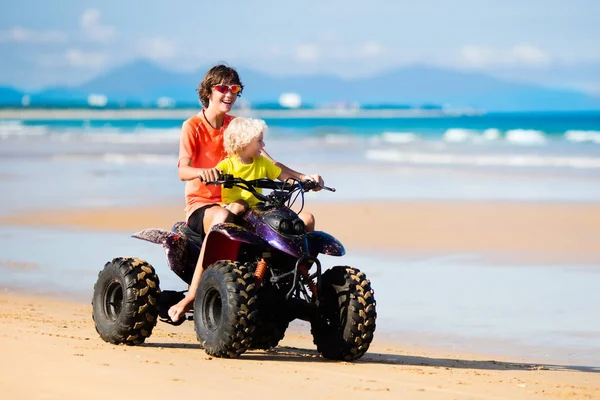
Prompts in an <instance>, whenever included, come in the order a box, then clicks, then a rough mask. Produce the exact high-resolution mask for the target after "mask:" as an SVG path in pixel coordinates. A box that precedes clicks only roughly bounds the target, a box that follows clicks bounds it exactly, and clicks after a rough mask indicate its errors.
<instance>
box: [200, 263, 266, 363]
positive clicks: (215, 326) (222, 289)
mask: <svg viewBox="0 0 600 400" xmlns="http://www.w3.org/2000/svg"><path fill="white" fill-rule="evenodd" d="M255 318H256V294H255V287H254V276H253V275H252V274H251V273H250V272H249V271H248V269H247V268H246V267H245V266H244V265H242V264H240V263H239V262H232V261H217V262H216V263H214V264H212V265H210V266H209V267H208V268H207V269H206V271H204V273H203V274H202V278H201V279H200V284H199V285H198V290H197V292H196V299H195V300H194V326H195V328H196V336H197V337H198V340H199V341H200V343H201V344H202V346H203V347H204V350H205V351H206V353H207V354H209V355H211V356H215V357H226V358H232V357H239V356H240V355H241V354H242V353H244V352H245V351H246V350H248V348H249V347H250V341H251V338H252V332H253V331H254V328H255Z"/></svg>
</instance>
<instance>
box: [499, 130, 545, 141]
mask: <svg viewBox="0 0 600 400" xmlns="http://www.w3.org/2000/svg"><path fill="white" fill-rule="evenodd" d="M504 139H505V140H506V141H507V142H511V143H515V144H524V145H539V144H545V143H546V141H547V139H546V135H545V134H544V132H542V131H536V130H533V129H511V130H509V131H506V133H505V136H504Z"/></svg>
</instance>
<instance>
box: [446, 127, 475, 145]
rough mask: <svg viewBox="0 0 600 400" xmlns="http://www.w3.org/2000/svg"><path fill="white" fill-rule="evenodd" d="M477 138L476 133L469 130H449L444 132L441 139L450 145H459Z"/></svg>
mask: <svg viewBox="0 0 600 400" xmlns="http://www.w3.org/2000/svg"><path fill="white" fill-rule="evenodd" d="M475 136H477V132H475V131H473V130H471V129H460V128H450V129H448V130H446V132H444V136H443V139H444V141H446V142H450V143H460V142H466V141H468V140H471V139H472V138H474V137H475Z"/></svg>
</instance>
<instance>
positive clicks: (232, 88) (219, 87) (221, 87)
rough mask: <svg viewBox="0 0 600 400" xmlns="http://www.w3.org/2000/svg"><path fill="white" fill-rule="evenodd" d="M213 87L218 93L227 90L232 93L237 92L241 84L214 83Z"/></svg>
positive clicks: (240, 88)
mask: <svg viewBox="0 0 600 400" xmlns="http://www.w3.org/2000/svg"><path fill="white" fill-rule="evenodd" d="M213 88H215V90H216V91H217V92H219V93H223V94H225V93H227V91H228V90H230V91H231V93H233V94H238V93H239V92H240V91H241V90H242V86H241V85H223V84H221V85H215V86H213Z"/></svg>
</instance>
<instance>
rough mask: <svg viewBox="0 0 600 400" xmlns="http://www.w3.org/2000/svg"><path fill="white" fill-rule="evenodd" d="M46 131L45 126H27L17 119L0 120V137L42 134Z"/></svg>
mask: <svg viewBox="0 0 600 400" xmlns="http://www.w3.org/2000/svg"><path fill="white" fill-rule="evenodd" d="M47 133H48V129H47V127H46V126H27V125H23V123H22V122H21V121H19V120H0V139H8V138H10V137H28V136H43V135H46V134H47Z"/></svg>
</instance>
